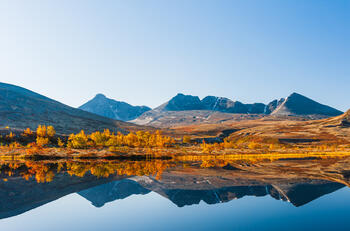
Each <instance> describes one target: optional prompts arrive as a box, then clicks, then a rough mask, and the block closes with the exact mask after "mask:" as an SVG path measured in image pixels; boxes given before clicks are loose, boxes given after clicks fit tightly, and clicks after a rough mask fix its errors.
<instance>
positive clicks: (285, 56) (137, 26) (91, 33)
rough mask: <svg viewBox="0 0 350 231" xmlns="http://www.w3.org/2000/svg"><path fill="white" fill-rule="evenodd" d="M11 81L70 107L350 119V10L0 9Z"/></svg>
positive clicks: (185, 5)
mask: <svg viewBox="0 0 350 231" xmlns="http://www.w3.org/2000/svg"><path fill="white" fill-rule="evenodd" d="M0 65H1V66H0V81H1V82H7V83H12V84H16V85H20V86H23V87H26V88H29V89H31V90H34V91H36V92H39V93H41V94H44V95H46V96H48V97H50V98H53V99H56V100H59V101H61V102H63V103H66V104H68V105H70V106H74V107H76V106H80V105H81V104H83V103H85V102H86V101H87V100H89V99H90V98H92V97H93V96H94V95H95V94H97V93H104V94H105V95H107V96H108V97H110V98H114V99H117V100H122V101H126V102H129V103H131V104H134V105H148V106H151V107H155V106H158V105H159V104H161V103H163V102H165V101H167V100H168V99H169V98H171V97H172V96H174V95H175V94H176V93H178V92H183V93H186V94H193V95H198V96H200V97H204V96H206V95H216V96H224V97H228V98H231V99H234V100H239V101H242V102H246V103H252V102H263V103H267V102H269V101H271V100H273V99H275V98H281V97H286V96H288V95H289V94H290V93H292V92H299V93H301V94H304V95H306V96H309V97H311V98H313V99H315V100H317V101H319V102H322V103H324V104H328V105H331V106H334V107H336V108H338V109H341V110H346V109H348V108H350V102H349V98H350V90H349V89H350V1H346V0H344V1H342V0H328V1H325V0H304V1H302V0H278V1H277V0H255V1H252V0H242V1H239V0H227V1H226V0H176V1H171V0H162V1H161V0H159V1H156V0H127V1H126V0H123V1H118V0H113V1H112V0H110V1H109V0H101V1H90V0H75V1H70V0H61V1H44V0H42V1H38V0H32V1H25V0H23V1H14V0H4V1H1V2H0Z"/></svg>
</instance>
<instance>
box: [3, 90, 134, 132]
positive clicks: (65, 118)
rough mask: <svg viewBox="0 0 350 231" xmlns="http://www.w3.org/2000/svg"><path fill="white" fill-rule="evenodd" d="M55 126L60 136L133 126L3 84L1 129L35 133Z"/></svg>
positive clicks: (121, 129)
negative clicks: (45, 127)
mask: <svg viewBox="0 0 350 231" xmlns="http://www.w3.org/2000/svg"><path fill="white" fill-rule="evenodd" d="M39 124H46V125H53V126H54V127H55V129H56V130H57V131H58V132H59V133H66V134H67V133H72V132H79V131H80V130H81V129H84V130H85V131H88V132H92V131H96V130H103V129H106V128H109V129H111V130H113V131H123V130H124V129H127V128H128V127H135V126H134V125H132V124H129V123H125V122H121V121H116V120H112V119H108V118H105V117H102V116H98V115H95V114H92V113H89V112H85V111H83V110H80V109H76V108H72V107H69V106H67V105H64V104H62V103H60V102H57V101H55V100H52V99H49V98H47V97H45V96H43V95H40V94H37V93H35V92H32V91H30V90H27V89H24V88H22V87H18V86H14V85H10V84H5V83H0V126H1V127H4V126H10V127H11V128H18V129H25V128H28V127H29V128H31V129H36V127H37V126H38V125H39Z"/></svg>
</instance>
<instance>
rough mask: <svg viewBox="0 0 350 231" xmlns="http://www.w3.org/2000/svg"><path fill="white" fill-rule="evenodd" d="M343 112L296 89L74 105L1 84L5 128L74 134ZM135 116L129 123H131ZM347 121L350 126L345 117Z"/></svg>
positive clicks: (102, 99)
mask: <svg viewBox="0 0 350 231" xmlns="http://www.w3.org/2000/svg"><path fill="white" fill-rule="evenodd" d="M339 115H342V112H341V111H339V110H337V109H334V108H332V107H329V106H326V105H323V104H320V103H318V102H316V101H314V100H311V99H309V98H307V97H305V96H302V95H300V94H297V93H293V94H291V95H290V96H288V97H287V98H285V99H284V98H282V99H279V100H274V101H272V102H270V103H268V104H263V103H253V104H244V103H241V102H239V101H233V100H230V99H228V98H224V97H216V96H207V97H205V98H203V99H200V98H199V97H198V96H192V95H184V94H181V93H180V94H177V95H176V96H175V97H173V98H171V99H170V100H169V101H167V102H166V103H164V104H162V105H160V106H158V107H156V108H154V109H153V110H151V108H149V107H146V106H132V105H130V104H128V103H125V102H120V101H116V100H113V99H109V98H107V97H106V96H104V95H102V94H97V95H96V96H95V97H94V98H93V99H92V100H90V101H89V102H87V103H85V104H84V105H82V106H81V107H79V108H78V109H77V108H73V107H70V106H67V105H65V104H62V103H60V102H58V101H55V100H53V99H50V98H48V97H45V96H43V95H40V94H38V93H35V92H33V91H30V90H27V89H25V88H22V87H18V86H15V85H11V84H6V83H0V127H7V126H9V127H11V128H14V129H25V128H27V127H29V128H31V129H35V128H36V127H37V126H38V125H39V124H46V125H53V126H54V127H55V128H56V130H57V131H58V132H59V133H62V134H69V133H72V132H79V131H80V130H81V129H84V130H85V131H87V132H92V131H96V130H103V129H106V128H108V129H110V130H112V131H122V132H128V131H131V130H140V129H151V128H150V127H144V126H140V125H147V126H153V127H173V126H179V125H192V124H201V123H211V124H221V123H223V122H225V121H241V120H256V119H260V118H263V117H269V118H271V119H275V118H279V117H283V118H284V119H286V118H287V120H290V119H295V117H296V118H299V119H300V118H301V119H304V120H305V119H323V118H328V117H333V116H339ZM126 121H129V122H126ZM342 123H343V126H349V122H348V120H347V119H346V118H345V119H344V121H343V122H342Z"/></svg>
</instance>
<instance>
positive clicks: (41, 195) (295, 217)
mask: <svg viewBox="0 0 350 231" xmlns="http://www.w3.org/2000/svg"><path fill="white" fill-rule="evenodd" d="M0 170H1V178H2V180H1V182H0V196H1V201H0V218H1V220H0V227H1V230H6V231H22V230H26V231H31V230H33V231H34V230H35V231H38V230H50V231H56V230H60V231H61V230H84V231H88V230H349V227H350V219H349V214H350V200H348V198H350V197H349V196H350V190H349V188H348V185H349V181H350V174H349V173H350V171H349V170H350V158H325V159H311V160H310V159H290V160H288V159H280V160H259V161H254V160H244V159H242V160H234V161H231V160H209V161H208V160H202V161H200V160H196V161H179V160H176V161H175V160H166V161H165V160H152V161H83V162H81V161H80V162H75V161H61V162H53V161H41V162H33V161H32V162H30V161H26V162H20V161H19V162H11V161H9V162H8V161H7V162H3V163H2V164H1V168H0Z"/></svg>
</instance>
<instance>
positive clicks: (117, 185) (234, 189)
mask: <svg viewBox="0 0 350 231" xmlns="http://www.w3.org/2000/svg"><path fill="white" fill-rule="evenodd" d="M272 164H273V166H272ZM310 164H312V165H314V166H315V167H314V168H313V169H318V170H317V171H315V172H313V171H314V170H312V168H311V167H309V166H308V165H305V164H303V165H302V167H303V169H305V171H304V170H298V171H294V170H293V171H286V167H285V166H283V165H282V164H281V163H266V166H263V165H262V164H261V163H260V165H259V166H254V167H251V165H249V167H247V165H244V166H241V167H240V166H238V165H237V166H235V168H232V169H225V168H215V169H203V168H198V167H193V168H190V169H188V168H187V169H183V168H179V169H178V168H176V169H171V170H168V171H165V172H164V173H163V174H162V178H161V179H158V180H157V179H156V178H155V177H151V176H133V177H127V176H111V177H108V178H102V177H101V178H98V177H96V176H93V175H91V174H85V175H84V176H83V177H77V176H71V175H69V174H67V173H58V174H56V175H55V177H54V178H53V180H52V181H51V182H47V183H37V182H36V179H35V178H34V177H31V178H29V180H25V179H24V178H23V177H21V176H20V175H18V174H17V175H13V176H10V177H7V181H0V197H1V200H0V218H6V217H11V216H16V215H18V214H21V213H24V212H26V211H29V210H31V209H34V208H36V207H39V206H41V205H44V204H46V203H50V202H52V201H54V200H57V199H59V198H61V197H63V196H65V195H68V194H71V193H75V192H77V193H78V194H79V195H80V196H82V197H84V198H86V199H87V200H89V201H91V203H92V204H93V205H94V206H96V207H101V206H103V205H104V204H106V203H108V202H111V201H115V200H118V199H125V198H127V197H129V196H131V195H144V194H147V193H149V192H151V191H153V192H155V193H158V194H159V195H161V196H163V197H165V198H167V199H169V200H170V201H172V202H173V203H174V204H176V205H177V206H178V207H183V206H188V205H194V204H199V203H200V202H201V201H203V202H205V203H207V204H216V203H224V202H228V201H231V200H233V199H240V198H243V197H246V196H255V197H264V196H271V197H272V198H275V199H277V200H283V201H288V202H290V203H291V204H293V205H294V206H296V207H298V206H302V205H305V204H307V203H309V202H311V201H313V200H315V199H317V198H319V197H321V196H323V195H326V194H329V193H332V192H334V191H336V190H338V189H340V188H342V187H344V184H347V181H346V179H347V178H345V177H344V174H343V173H344V171H345V170H344V167H342V168H340V166H342V165H341V164H342V162H335V161H334V163H332V166H333V165H334V166H337V169H336V170H335V169H334V168H330V167H329V166H330V165H329V166H326V165H324V166H322V168H324V170H322V171H324V172H321V170H320V167H319V166H318V165H316V163H315V162H310ZM345 164H346V162H344V166H348V165H347V164H346V165H345ZM296 166H297V165H294V166H293V168H295V167H296ZM306 166H308V167H306ZM272 167H274V168H272ZM239 168H241V169H239ZM243 168H244V169H243ZM338 168H339V169H338ZM278 171H281V172H284V173H281V174H279V173H278ZM345 172H346V171H345ZM345 175H346V174H345ZM338 182H341V183H338ZM342 183H343V184H342Z"/></svg>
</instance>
